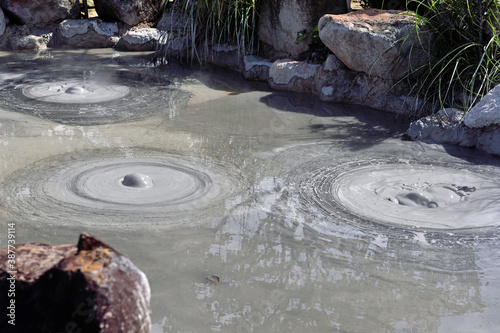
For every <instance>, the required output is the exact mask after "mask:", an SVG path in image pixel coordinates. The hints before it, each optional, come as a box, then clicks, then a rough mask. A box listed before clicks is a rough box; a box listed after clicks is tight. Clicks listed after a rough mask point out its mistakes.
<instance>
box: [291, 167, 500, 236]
mask: <svg viewBox="0 0 500 333" xmlns="http://www.w3.org/2000/svg"><path fill="white" fill-rule="evenodd" d="M300 191H301V195H302V196H303V197H305V198H306V199H307V200H309V201H311V202H312V203H314V204H315V205H317V206H319V207H321V208H322V209H324V210H325V211H327V212H328V213H331V214H336V213H337V212H339V211H343V212H344V213H348V214H352V215H354V216H357V217H359V218H361V219H363V220H366V221H373V222H375V223H379V224H383V225H387V226H394V227H403V228H407V229H408V228H422V229H431V230H433V229H434V230H437V229H439V230H457V229H473V228H482V227H491V226H498V225H500V183H497V182H494V181H492V179H491V178H488V177H486V176H482V175H480V174H475V173H472V172H470V171H468V170H466V169H461V168H458V169H457V168H451V167H444V166H439V165H422V164H411V163H397V162H392V163H387V162H385V161H376V160H375V161H374V160H371V161H357V162H355V163H347V164H341V165H337V166H329V167H326V168H321V169H319V170H317V171H316V172H315V173H314V174H312V175H311V177H310V178H308V179H305V180H303V182H302V183H301V186H300Z"/></svg>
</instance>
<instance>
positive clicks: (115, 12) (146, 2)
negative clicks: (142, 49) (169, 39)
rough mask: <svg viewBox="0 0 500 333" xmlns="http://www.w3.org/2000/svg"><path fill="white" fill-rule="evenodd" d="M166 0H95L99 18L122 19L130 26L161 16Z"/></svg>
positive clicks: (111, 20)
mask: <svg viewBox="0 0 500 333" xmlns="http://www.w3.org/2000/svg"><path fill="white" fill-rule="evenodd" d="M165 1H166V0H94V5H95V9H96V11H97V14H98V15H99V18H101V19H103V20H104V21H110V22H114V21H120V22H123V23H125V24H128V25H130V26H135V25H137V24H139V23H141V22H153V21H156V20H157V19H158V18H159V13H161V8H162V7H163V5H164V4H165Z"/></svg>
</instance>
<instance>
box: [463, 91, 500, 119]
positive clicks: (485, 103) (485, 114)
mask: <svg viewBox="0 0 500 333" xmlns="http://www.w3.org/2000/svg"><path fill="white" fill-rule="evenodd" d="M464 123H465V125H467V126H468V127H471V128H478V127H486V126H489V125H500V84H499V85H497V86H496V87H495V88H493V89H492V90H490V91H489V92H488V93H487V94H486V96H484V97H483V98H482V99H481V100H480V101H479V103H477V104H476V105H475V106H474V107H473V108H472V109H471V110H470V111H469V112H467V114H466V115H465V118H464Z"/></svg>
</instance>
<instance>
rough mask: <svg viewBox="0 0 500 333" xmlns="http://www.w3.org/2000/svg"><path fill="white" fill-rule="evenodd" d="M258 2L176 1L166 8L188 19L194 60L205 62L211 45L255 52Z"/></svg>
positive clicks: (236, 0) (188, 30) (225, 0)
mask: <svg viewBox="0 0 500 333" xmlns="http://www.w3.org/2000/svg"><path fill="white" fill-rule="evenodd" d="M258 3H259V1H258V0H172V1H169V2H167V4H166V6H170V7H172V10H175V11H177V12H178V13H180V14H181V15H183V16H185V17H186V18H187V20H186V25H185V27H184V30H185V32H186V33H187V35H188V36H189V39H190V40H191V54H190V57H191V58H197V59H198V60H199V61H200V62H201V61H203V60H204V58H206V57H207V56H208V54H207V50H208V47H207V46H208V44H217V43H229V44H232V45H237V46H238V47H239V50H240V51H241V52H243V53H244V54H247V53H249V52H250V51H251V50H253V48H254V46H255V43H256V33H257V18H258V17H257V16H258V15H257V10H258ZM203 42H204V43H205V44H203ZM207 43H208V44H207Z"/></svg>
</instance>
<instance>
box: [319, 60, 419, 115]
mask: <svg viewBox="0 0 500 333" xmlns="http://www.w3.org/2000/svg"><path fill="white" fill-rule="evenodd" d="M317 86H318V87H320V89H319V95H320V98H321V100H323V101H325V102H334V103H349V104H362V105H366V106H369V107H371V108H374V109H377V110H383V111H388V112H392V113H398V114H405V115H415V114H417V113H418V112H419V108H420V107H421V106H420V105H419V104H418V103H417V99H415V98H413V97H411V96H409V95H408V91H409V89H408V87H406V85H405V84H404V83H403V82H399V83H398V82H396V81H394V80H389V79H384V78H380V77H376V76H370V75H368V74H365V73H362V72H353V71H351V70H350V69H349V68H347V67H346V66H345V65H344V64H343V63H342V62H341V61H340V60H339V59H338V58H337V57H336V56H335V55H333V54H331V55H329V56H328V58H327V60H326V61H325V63H324V64H323V65H322V68H321V70H320V72H319V74H318V75H317Z"/></svg>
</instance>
